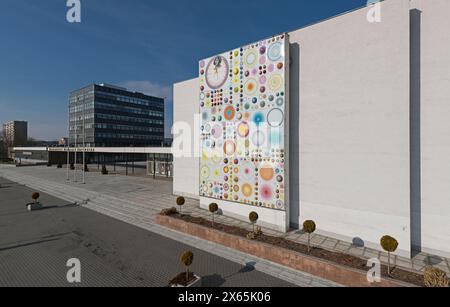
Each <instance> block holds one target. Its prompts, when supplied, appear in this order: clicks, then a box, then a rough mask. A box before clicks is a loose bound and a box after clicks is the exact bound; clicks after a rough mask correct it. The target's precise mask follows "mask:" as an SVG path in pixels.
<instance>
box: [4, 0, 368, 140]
mask: <svg viewBox="0 0 450 307" xmlns="http://www.w3.org/2000/svg"><path fill="white" fill-rule="evenodd" d="M366 3H367V0H338V1H336V0H314V1H313V0H225V1H223V0H127V1H123V0H81V4H82V11H81V13H82V22H81V23H80V24H69V23H68V22H67V21H66V12H67V10H68V8H67V7H66V0H41V1H36V0H2V9H1V10H0V40H1V44H0V122H4V121H7V120H27V121H29V130H30V131H29V134H30V135H31V136H32V137H35V138H38V139H46V140H52V139H57V138H60V137H62V136H65V135H66V134H67V132H66V131H67V103H68V102H67V96H68V93H69V92H70V91H72V90H75V89H78V88H81V87H82V86H85V85H87V84H89V83H92V82H97V83H103V82H104V83H111V84H117V85H124V86H127V87H128V88H129V89H132V90H139V91H143V92H145V93H147V94H153V95H160V96H164V97H167V98H168V107H167V113H168V116H167V123H168V124H170V123H171V113H172V105H171V104H172V103H171V102H172V101H171V100H172V84H173V83H176V82H179V81H183V80H185V79H190V78H193V77H195V76H196V75H197V62H198V60H199V59H202V58H205V57H208V56H211V55H214V54H216V53H220V52H223V51H226V50H229V49H232V48H235V47H238V46H241V45H244V44H247V43H251V42H253V41H257V40H259V39H262V38H265V37H268V36H271V35H275V34H278V33H281V32H284V31H290V30H293V29H296V28H300V27H303V26H305V25H308V24H310V23H313V22H316V21H320V20H322V19H325V18H328V17H331V16H333V15H336V14H339V13H342V12H345V11H348V10H351V9H354V8H357V7H361V6H364V5H365V4H366ZM167 126H168V125H167ZM168 131H170V129H167V132H168Z"/></svg>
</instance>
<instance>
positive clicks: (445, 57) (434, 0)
mask: <svg viewBox="0 0 450 307" xmlns="http://www.w3.org/2000/svg"><path fill="white" fill-rule="evenodd" d="M411 4H412V6H413V7H415V8H417V9H418V10H420V11H421V13H420V16H421V17H420V21H421V26H420V28H419V30H420V39H418V41H419V44H420V47H421V51H420V53H419V56H420V60H421V65H420V67H419V69H420V72H421V73H420V79H419V80H415V83H416V87H420V89H419V90H418V92H417V93H418V95H420V96H419V97H420V101H419V102H418V104H419V106H418V107H419V110H420V118H419V120H420V127H421V129H420V131H421V134H420V140H417V143H418V144H419V145H420V149H421V150H420V152H419V154H420V157H421V158H420V161H421V164H420V165H419V166H416V167H418V168H419V169H418V175H419V176H420V175H421V180H420V182H418V183H417V186H416V188H418V189H420V188H421V190H420V191H421V193H418V194H416V196H417V198H418V201H417V203H416V205H415V206H414V207H413V215H414V220H415V221H416V222H415V223H414V225H413V226H414V227H415V228H414V230H413V233H414V234H415V235H414V236H413V245H415V246H419V247H422V249H423V250H424V251H428V252H432V253H435V254H439V255H443V256H450V34H449V30H450V18H449V14H450V1H448V0H431V1H430V0H420V1H419V0H413V1H412V2H411ZM416 40H417V39H416ZM416 91H417V89H416Z"/></svg>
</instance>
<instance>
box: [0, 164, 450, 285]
mask: <svg viewBox="0 0 450 307" xmlns="http://www.w3.org/2000/svg"><path fill="white" fill-rule="evenodd" d="M0 176H1V177H4V178H7V179H9V180H12V181H15V182H20V183H22V184H24V185H26V186H29V187H32V188H34V189H38V190H41V191H44V192H47V193H49V194H50V195H54V196H56V197H59V198H61V199H64V200H67V201H71V202H78V203H80V204H82V205H83V206H85V207H87V208H90V209H92V210H95V211H98V212H101V213H103V214H106V215H109V216H112V217H115V218H117V219H120V220H122V221H125V222H127V223H131V224H133V225H137V226H139V227H142V228H145V229H148V230H150V229H153V231H155V229H158V231H166V230H161V229H160V228H158V227H157V226H156V225H155V224H154V223H153V220H154V218H155V217H156V215H158V214H159V212H160V211H161V210H162V209H165V208H168V207H171V206H174V204H175V198H176V197H175V196H174V195H172V183H171V182H170V181H167V180H153V179H151V178H144V177H142V178H141V177H125V176H114V175H112V176H102V175H101V174H99V173H88V174H87V176H86V184H84V185H83V184H81V183H80V182H79V181H80V179H81V174H80V173H78V182H77V183H75V182H73V179H74V177H73V173H72V172H71V173H70V181H67V173H66V171H65V169H63V170H61V169H56V168H54V167H52V168H47V167H23V168H14V167H6V166H0ZM198 206H199V203H198V201H196V200H192V199H188V200H187V204H186V206H185V208H184V209H183V210H185V212H186V213H187V212H189V213H190V214H192V215H193V216H203V217H209V216H210V215H209V212H207V211H205V210H202V209H200V208H199V207H198ZM217 221H219V222H221V223H225V224H230V225H236V226H240V227H247V228H248V229H249V230H250V229H251V225H250V224H248V223H246V222H241V221H238V220H236V219H232V218H229V217H224V216H219V217H218V218H217ZM263 231H264V232H265V233H267V234H270V235H275V236H283V237H286V238H288V239H290V240H293V241H297V242H300V243H305V242H306V241H307V236H306V235H305V234H303V233H302V232H300V231H292V232H290V233H287V234H283V233H279V232H276V231H273V230H269V229H263ZM181 235H182V234H179V233H172V236H173V237H174V238H175V237H179V236H181ZM312 243H313V244H314V245H316V246H318V247H321V248H324V249H327V250H332V251H342V252H346V253H349V254H352V255H355V256H359V257H362V258H367V259H370V258H374V257H377V258H379V259H381V260H382V261H383V262H387V254H385V253H382V252H379V251H375V250H373V249H370V248H367V247H360V246H355V245H352V244H350V243H347V242H343V241H340V240H336V239H332V238H328V237H324V236H320V235H317V234H315V235H313V236H312ZM210 246H212V244H205V248H208V247H210ZM235 254H236V251H233V252H232V253H231V255H230V256H231V257H232V255H235ZM243 257H244V258H245V257H247V256H246V255H244V256H243ZM227 259H228V257H227ZM231 259H232V258H231ZM240 261H242V259H241V260H240ZM394 261H395V264H396V265H397V266H399V267H402V268H404V269H408V270H412V271H419V272H421V271H423V270H424V268H425V267H426V266H427V265H429V264H432V265H435V266H436V267H438V268H440V269H442V270H444V271H446V272H448V273H449V274H450V267H449V260H448V259H445V258H442V257H436V256H433V255H428V254H425V253H420V254H417V255H416V256H415V257H414V258H413V259H412V260H410V259H406V258H401V257H395V259H394ZM261 263H262V264H264V265H261V269H262V270H266V272H267V273H269V274H271V273H273V272H271V270H270V268H272V267H274V265H273V264H272V263H266V262H265V261H263V262H261ZM279 270H281V271H279ZM284 270H287V269H285V268H283V267H277V270H275V272H276V274H279V273H280V272H284ZM286 272H287V273H286V274H285V275H287V276H289V278H293V279H288V280H289V281H291V282H294V283H295V278H294V276H296V275H295V274H296V273H295V271H294V272H292V271H290V270H287V271H286ZM302 277H303V276H302Z"/></svg>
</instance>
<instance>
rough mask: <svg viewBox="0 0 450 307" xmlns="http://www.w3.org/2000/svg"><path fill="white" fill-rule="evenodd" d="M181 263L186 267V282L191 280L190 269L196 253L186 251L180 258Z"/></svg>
mask: <svg viewBox="0 0 450 307" xmlns="http://www.w3.org/2000/svg"><path fill="white" fill-rule="evenodd" d="M180 261H181V263H182V264H183V265H184V266H185V267H186V281H187V280H189V267H190V266H191V265H192V263H193V262H194V253H193V252H191V251H185V252H183V253H182V254H181V257H180Z"/></svg>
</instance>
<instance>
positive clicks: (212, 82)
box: [206, 56, 229, 90]
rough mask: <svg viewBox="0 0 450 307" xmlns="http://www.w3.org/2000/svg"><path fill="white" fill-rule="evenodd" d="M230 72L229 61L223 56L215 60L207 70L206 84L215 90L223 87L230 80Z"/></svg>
mask: <svg viewBox="0 0 450 307" xmlns="http://www.w3.org/2000/svg"><path fill="white" fill-rule="evenodd" d="M228 70H229V66H228V62H227V59H225V58H224V57H223V56H217V57H215V58H213V59H212V60H211V61H210V62H209V64H208V67H207V68H206V83H207V84H208V86H209V87H210V88H211V89H213V90H216V89H218V88H220V87H222V86H223V85H224V84H225V82H226V81H227V79H228V74H229V71H228Z"/></svg>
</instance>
